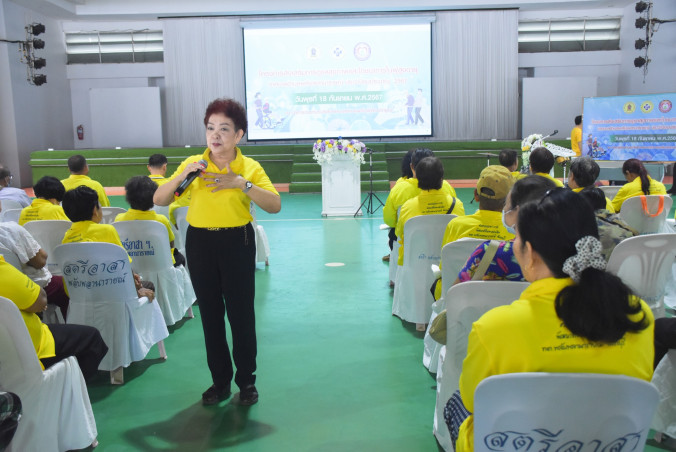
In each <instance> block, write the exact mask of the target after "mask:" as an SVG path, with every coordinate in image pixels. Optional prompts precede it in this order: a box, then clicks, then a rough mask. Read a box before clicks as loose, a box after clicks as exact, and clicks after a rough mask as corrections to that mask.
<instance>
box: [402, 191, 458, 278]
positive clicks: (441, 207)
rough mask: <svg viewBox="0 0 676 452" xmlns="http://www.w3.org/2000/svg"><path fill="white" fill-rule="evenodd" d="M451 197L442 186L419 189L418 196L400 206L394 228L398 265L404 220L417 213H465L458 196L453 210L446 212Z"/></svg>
mask: <svg viewBox="0 0 676 452" xmlns="http://www.w3.org/2000/svg"><path fill="white" fill-rule="evenodd" d="M453 199H454V197H453V196H451V195H450V194H449V193H446V191H445V190H444V189H443V188H442V189H441V190H421V191H420V194H419V195H418V196H416V197H414V198H412V199H409V200H408V201H406V202H405V203H404V205H403V206H401V211H400V212H399V221H398V222H397V227H396V229H395V234H397V240H398V241H399V244H400V245H401V246H400V247H399V259H398V260H397V263H398V264H399V265H404V226H405V224H406V221H407V220H408V219H410V218H413V217H417V216H419V215H434V214H444V213H452V214H454V215H458V216H462V215H465V207H464V206H463V205H462V201H460V200H459V199H458V198H455V206H454V207H453V211H452V212H448V209H450V208H451V205H452V204H453Z"/></svg>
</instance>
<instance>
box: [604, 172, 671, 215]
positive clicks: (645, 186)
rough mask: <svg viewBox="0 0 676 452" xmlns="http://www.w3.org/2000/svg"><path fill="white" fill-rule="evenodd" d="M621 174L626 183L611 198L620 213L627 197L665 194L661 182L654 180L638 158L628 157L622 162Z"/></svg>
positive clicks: (665, 190)
mask: <svg viewBox="0 0 676 452" xmlns="http://www.w3.org/2000/svg"><path fill="white" fill-rule="evenodd" d="M622 174H624V178H625V179H626V180H627V183H626V184H624V185H623V186H622V188H620V190H619V191H618V192H617V194H616V195H615V197H614V198H613V209H615V212H617V213H620V209H621V208H622V203H624V201H625V200H626V199H628V198H632V197H634V196H641V195H666V194H667V189H666V188H665V187H664V185H663V184H662V182H658V181H656V180H654V179H653V178H652V177H650V175H649V174H648V171H647V170H646V169H645V166H643V162H641V161H640V160H638V159H629V160H627V161H626V162H624V164H622Z"/></svg>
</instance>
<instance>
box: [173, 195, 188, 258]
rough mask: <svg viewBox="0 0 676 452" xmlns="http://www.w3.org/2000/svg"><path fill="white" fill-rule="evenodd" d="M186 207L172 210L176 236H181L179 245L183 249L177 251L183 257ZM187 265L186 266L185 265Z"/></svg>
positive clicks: (186, 225)
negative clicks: (176, 231) (181, 245)
mask: <svg viewBox="0 0 676 452" xmlns="http://www.w3.org/2000/svg"><path fill="white" fill-rule="evenodd" d="M188 208H189V207H188V206H183V207H178V208H176V210H174V219H175V220H176V228H177V229H178V234H179V235H180V236H181V243H182V244H183V248H180V249H179V251H180V252H181V254H183V255H184V256H185V236H186V233H187V232H188V226H190V225H189V224H188V220H186V218H185V217H186V215H188ZM186 265H187V264H186Z"/></svg>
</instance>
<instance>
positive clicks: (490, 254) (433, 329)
mask: <svg viewBox="0 0 676 452" xmlns="http://www.w3.org/2000/svg"><path fill="white" fill-rule="evenodd" d="M499 246H500V242H499V241H498V240H491V241H490V243H489V244H488V248H486V251H485V252H484V255H483V257H482V258H481V261H480V262H479V265H478V266H477V268H476V271H475V272H474V275H472V281H480V280H481V279H483V277H484V275H485V274H486V271H487V270H488V266H489V265H491V261H492V260H493V258H494V257H495V253H497V252H498V247H499ZM430 336H431V337H432V339H434V340H435V341H437V342H439V343H440V344H443V345H446V309H444V310H443V311H441V312H440V313H439V314H438V315H437V316H436V317H435V318H434V320H432V323H431V324H430Z"/></svg>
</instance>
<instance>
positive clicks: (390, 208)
mask: <svg viewBox="0 0 676 452" xmlns="http://www.w3.org/2000/svg"><path fill="white" fill-rule="evenodd" d="M412 156H413V149H411V150H410V151H408V152H407V153H406V154H404V157H402V159H401V177H400V178H399V179H397V181H396V182H395V183H394V186H393V187H392V189H391V190H390V194H389V195H388V196H387V199H386V200H385V205H384V206H383V221H384V222H385V224H387V225H388V226H389V227H390V231H389V233H388V234H387V238H388V245H389V247H390V250H391V249H392V245H393V244H394V242H395V241H396V240H397V236H396V234H395V233H394V228H395V227H396V226H397V216H398V212H397V210H398V209H399V207H401V205H402V204H403V203H404V202H403V201H401V199H398V197H397V196H396V193H398V192H400V191H401V190H402V189H401V187H403V185H402V184H405V183H407V181H408V180H409V179H411V178H413V169H412V168H411V157H412ZM404 201H406V200H404ZM383 260H384V261H386V262H389V260H390V255H389V254H387V255H385V256H383Z"/></svg>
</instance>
